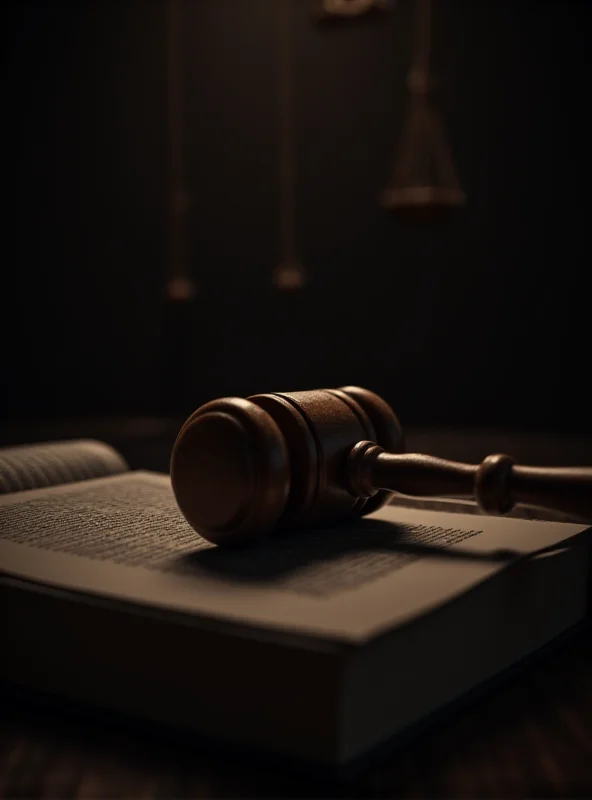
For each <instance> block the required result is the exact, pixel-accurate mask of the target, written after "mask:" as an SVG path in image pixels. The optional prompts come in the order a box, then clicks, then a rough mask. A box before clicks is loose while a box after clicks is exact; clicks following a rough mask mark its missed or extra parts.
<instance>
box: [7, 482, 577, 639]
mask: <svg viewBox="0 0 592 800" xmlns="http://www.w3.org/2000/svg"><path fill="white" fill-rule="evenodd" d="M585 530H587V526H585V525H577V524H570V523H557V522H532V521H527V520H521V519H507V518H494V517H486V516H472V515H463V514H448V513H445V512H433V511H424V510H418V509H410V508H397V507H394V506H387V507H386V508H383V509H381V510H379V511H377V512H375V513H374V514H373V515H371V516H370V517H367V518H365V519H361V520H358V521H356V522H355V523H352V524H347V525H344V526H341V527H338V528H332V529H326V530H314V531H303V532H291V533H284V534H280V535H276V536H271V537H269V538H268V539H266V540H264V541H262V542H261V543H260V544H257V545H253V546H250V547H245V548H244V549H240V550H236V549H233V550H228V549H224V548H219V547H216V546H215V545H212V544H210V543H209V542H207V541H206V540H204V539H203V538H202V537H200V536H199V534H198V533H196V532H195V531H194V530H193V529H192V528H191V527H190V526H189V525H188V523H187V522H186V521H185V519H184V517H183V516H182V515H181V513H180V511H179V510H178V508H177V506H176V503H175V500H174V496H173V493H172V489H171V485H170V480H169V478H168V476H165V475H157V474H153V473H145V472H129V473H126V474H123V475H119V476H116V477H110V478H103V479H100V480H88V481H85V482H83V483H77V484H70V485H66V486H60V487H55V488H52V489H40V490H37V491H30V492H26V493H17V494H13V495H8V496H5V497H0V569H1V570H2V572H3V573H4V574H6V575H11V576H16V577H21V578H24V579H27V580H30V581H35V582H40V583H44V584H47V585H50V586H56V587H61V588H65V589H71V590H74V591H77V592H84V593H91V594H95V595H101V596H104V597H109V598H112V599H115V600H117V599H119V600H123V601H127V602H132V603H138V604H141V605H146V606H150V607H153V608H160V609H168V610H176V611H180V612H184V613H191V614H195V615H198V616H200V617H204V618H208V619H218V620H226V621H229V622H233V623H243V624H248V625H250V626H261V627H265V628H276V629H282V630H288V631H293V632H295V633H306V634H310V635H317V636H325V637H333V638H336V639H340V640H342V641H349V642H361V641H364V640H365V639H367V638H370V637H372V636H374V635H376V634H377V633H380V632H382V631H385V630H387V629H390V628H393V627H395V626H397V625H401V624H403V623H405V622H409V621H411V620H412V619H413V618H415V617H417V616H420V615H422V614H425V613H427V612H428V611H430V610H431V609H433V608H435V607H437V606H439V605H441V604H443V603H445V602H447V601H449V600H451V599H453V598H454V597H456V596H458V595H459V594H462V593H464V592H467V591H469V590H470V589H471V588H472V587H473V586H476V585H477V584H479V583H481V582H482V581H484V580H486V579H487V578H489V577H491V576H492V575H495V574H496V573H497V572H498V571H500V570H502V569H505V568H506V567H508V566H509V565H510V564H511V563H513V562H515V561H516V559H519V558H524V557H525V556H528V555H530V554H534V553H536V552H537V551H539V550H541V549H543V548H553V547H557V546H558V545H561V544H562V543H566V546H567V543H568V542H569V540H570V539H572V538H573V537H576V536H578V535H580V534H582V533H583V532H584V531H585ZM551 555H552V553H551Z"/></svg>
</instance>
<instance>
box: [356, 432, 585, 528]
mask: <svg viewBox="0 0 592 800" xmlns="http://www.w3.org/2000/svg"><path fill="white" fill-rule="evenodd" d="M347 472H348V482H349V487H350V491H351V493H352V494H354V495H355V496H357V497H370V496H372V495H373V494H374V493H375V492H376V491H378V490H379V489H389V490H391V491H394V492H399V493H400V494H406V495H411V496H419V497H422V496H423V497H446V496H448V497H472V498H474V499H475V500H477V502H478V503H479V505H480V506H481V508H482V509H483V510H484V511H486V512H487V513H490V514H506V513H507V512H508V511H511V510H512V508H513V507H514V505H515V504H516V503H524V504H526V505H532V506H539V507H541V508H548V509H552V510H555V511H562V512H564V513H567V514H571V515H575V516H578V517H582V518H584V519H586V520H590V521H592V467H523V466H519V465H517V464H516V463H515V462H514V459H512V458H511V457H510V456H506V455H501V454H499V455H490V456H487V458H485V459H484V460H483V461H482V462H481V464H463V463H459V462H456V461H447V460H445V459H442V458H434V457H433V456H427V455H420V454H415V453H411V454H401V455H399V454H394V453H385V452H384V450H383V449H382V448H381V447H379V446H378V445H377V444H375V443H374V442H358V444H356V445H355V446H354V447H353V448H352V450H351V452H350V454H349V458H348V465H347Z"/></svg>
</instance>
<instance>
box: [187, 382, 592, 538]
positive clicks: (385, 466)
mask: <svg viewBox="0 0 592 800" xmlns="http://www.w3.org/2000/svg"><path fill="white" fill-rule="evenodd" d="M403 450H404V443H403V433H402V430H401V426H400V424H399V421H398V419H397V417H396V415H395V413H394V412H393V410H392V409H391V408H390V406H389V405H388V404H387V403H386V402H385V401H384V400H383V399H382V398H380V397H379V396H378V395H376V394H374V393H373V392H370V391H368V390H367V389H362V388H360V387H357V386H344V387H341V388H340V389H319V390H316V391H309V392H283V393H274V394H258V395H253V396H252V397H249V398H248V399H247V400H243V399H241V398H238V397H226V398H222V399H220V400H213V401H212V402H210V403H206V404H205V405H203V406H201V407H200V408H198V409H197V411H195V412H194V413H193V414H192V415H191V416H190V417H189V419H187V421H186V422H185V423H184V425H183V426H182V428H181V430H180V431H179V434H178V436H177V439H176V441H175V445H174V447H173V451H172V456H171V480H172V485H173V491H174V493H175V497H176V500H177V503H178V505H179V508H180V509H181V511H182V513H183V514H184V516H185V517H186V519H187V520H188V522H189V523H190V525H192V527H193V528H195V530H196V531H198V532H199V533H200V534H201V535H202V536H203V537H204V538H206V539H208V540H209V541H211V542H214V543H216V544H227V543H233V544H234V543H237V542H247V541H251V540H255V539H258V538H260V537H262V536H264V535H265V534H268V533H270V532H271V531H276V530H281V529H286V528H295V527H302V528H304V527H308V528H310V527H324V526H327V525H334V524H336V523H338V522H340V521H343V520H345V519H348V518H352V517H358V516H362V515H365V514H369V513H370V512H372V511H375V510H376V509H377V508H379V507H380V506H382V505H384V504H385V503H386V502H387V501H388V500H389V498H390V497H391V496H392V492H397V493H400V494H403V495H411V496H426V497H443V496H449V497H459V498H460V497H474V498H475V499H476V500H477V502H478V503H479V505H480V507H481V508H482V510H483V511H485V512H487V513H490V514H505V513H507V512H508V511H510V510H511V509H512V508H513V506H514V505H515V504H516V503H523V504H527V505H533V506H539V507H543V508H548V509H554V510H556V511H563V512H566V513H568V514H572V515H577V516H579V517H582V518H584V519H587V520H592V467H524V466H518V465H516V464H515V462H514V460H513V459H512V458H510V456H507V455H490V456H488V457H487V458H486V459H485V460H484V461H483V462H482V463H481V464H478V465H473V464H462V463H457V462H454V461H446V460H444V459H441V458H434V457H432V456H428V455H418V454H403Z"/></svg>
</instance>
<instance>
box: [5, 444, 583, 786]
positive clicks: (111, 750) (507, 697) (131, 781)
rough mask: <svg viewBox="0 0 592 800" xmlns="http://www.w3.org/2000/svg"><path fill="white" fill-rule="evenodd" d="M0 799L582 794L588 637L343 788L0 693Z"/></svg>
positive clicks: (580, 637) (570, 643)
mask: <svg viewBox="0 0 592 800" xmlns="http://www.w3.org/2000/svg"><path fill="white" fill-rule="evenodd" d="M427 444H428V445H429V442H428V443H427ZM422 449H425V448H422ZM436 449H437V448H436ZM506 449H507V448H506ZM428 452H429V448H428ZM431 452H435V450H434V448H432V449H431ZM442 455H447V456H452V455H457V454H456V453H454V454H453V453H450V452H444V453H442ZM461 455H462V454H461ZM558 463H560V462H558ZM564 463H565V461H564ZM0 657H1V643H0ZM0 797H1V798H16V797H20V798H32V797H36V798H37V797H38V798H65V797H79V798H84V797H96V798H115V797H117V798H136V797H137V798H140V797H142V798H163V797H171V798H172V797H179V798H181V797H183V798H188V797H204V798H218V797H220V798H222V797H224V798H251V797H455V798H464V797H467V798H468V797H472V798H475V797H490V798H498V799H501V798H517V797H531V798H542V797H561V798H573V797H592V631H588V632H586V631H584V632H581V633H579V634H577V635H576V636H574V637H573V638H571V639H570V640H568V641H567V642H566V643H565V644H564V645H563V646H562V647H561V648H559V649H557V650H555V651H553V652H552V653H550V654H549V655H547V656H546V657H545V658H544V659H542V660H540V661H538V662H537V663H535V664H534V665H532V666H530V667H528V668H527V669H526V670H524V671H522V672H520V673H518V674H517V675H515V676H514V677H512V678H511V679H509V680H508V681H506V682H505V683H504V684H503V685H501V686H499V687H497V688H496V689H494V690H492V691H491V692H490V693H488V694H487V695H485V696H483V697H481V698H480V699H478V700H475V701H474V702H472V703H471V704H470V705H469V706H468V707H467V708H465V709H464V710H462V711H459V712H458V713H457V714H455V715H454V716H453V717H452V718H450V719H448V720H447V721H444V722H441V723H439V724H438V725H437V726H436V727H433V728H432V729H431V730H428V731H427V732H424V733H423V734H422V735H421V736H419V737H418V738H417V739H416V740H414V741H411V742H408V743H407V744H406V745H405V746H404V747H401V748H400V749H398V750H397V751H396V752H394V753H391V754H390V755H388V756H385V757H384V758H383V759H381V761H380V763H379V764H378V765H376V766H374V767H373V768H372V769H371V770H369V771H367V772H366V773H363V774H362V775H360V776H358V777H357V778H356V779H355V780H352V781H349V782H337V781H328V780H321V779H319V778H317V777H315V778H313V777H310V776H306V775H305V774H299V773H298V772H293V771H290V772H288V771H286V770H285V769H281V768H279V767H277V766H274V765H272V764H271V763H269V764H266V763H265V761H261V760H257V761H254V760H251V761H249V760H248V759H246V758H238V757H236V756H235V755H231V754H229V753H226V754H225V753H223V752H222V753H221V752H218V753H216V754H213V753H212V752H210V751H207V752H206V751H204V749H203V748H202V747H201V746H199V745H196V744H193V745H192V744H191V742H183V743H180V742H179V741H177V740H172V739H170V738H168V739H167V738H166V736H165V735H164V734H162V735H160V736H157V735H154V734H153V733H152V732H148V731H143V730H137V729H131V728H128V727H127V726H122V725H120V724H119V723H118V722H117V721H116V720H115V719H109V718H107V719H106V720H103V721H101V722H97V721H93V722H91V721H89V720H88V719H87V720H84V719H81V718H77V717H74V716H72V715H69V714H67V713H66V712H65V710H63V711H60V710H56V709H53V710H49V709H47V708H45V707H43V706H41V705H39V704H38V703H36V702H35V699H34V698H30V699H29V700H27V701H26V702H23V698H22V697H13V698H12V699H11V696H10V691H8V695H7V694H6V687H4V694H3V696H2V704H1V705H0Z"/></svg>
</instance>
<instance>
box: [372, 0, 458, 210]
mask: <svg viewBox="0 0 592 800" xmlns="http://www.w3.org/2000/svg"><path fill="white" fill-rule="evenodd" d="M415 17H416V18H415V25H416V30H415V47H414V53H413V59H412V67H411V70H410V72H409V75H408V79H407V83H408V88H409V95H410V102H409V111H408V116H407V119H406V120H405V122H404V124H403V133H402V137H401V141H400V145H399V149H398V152H397V155H396V161H395V166H394V170H393V173H392V177H391V181H390V183H389V185H388V187H387V188H386V190H385V191H384V193H383V195H382V205H383V206H384V207H385V208H388V209H389V210H391V211H392V212H394V213H396V214H397V215H398V216H400V217H401V218H404V219H408V220H412V221H434V220H437V219H441V218H446V217H447V216H448V214H449V213H450V212H451V211H452V210H453V209H455V208H458V207H460V206H462V205H463V204H464V202H465V193H464V192H463V190H462V188H461V186H460V183H459V181H458V177H457V174H456V170H455V167H454V163H453V160H452V154H451V152H450V148H449V146H448V143H447V140H446V134H445V131H444V126H443V124H442V120H441V119H440V117H439V115H438V114H437V113H436V112H435V111H434V110H433V109H432V108H431V107H430V104H429V95H430V91H431V89H432V84H433V82H432V78H431V76H430V33H431V31H430V27H431V0H415Z"/></svg>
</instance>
